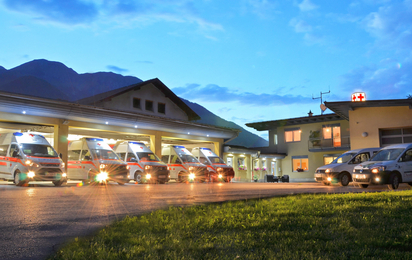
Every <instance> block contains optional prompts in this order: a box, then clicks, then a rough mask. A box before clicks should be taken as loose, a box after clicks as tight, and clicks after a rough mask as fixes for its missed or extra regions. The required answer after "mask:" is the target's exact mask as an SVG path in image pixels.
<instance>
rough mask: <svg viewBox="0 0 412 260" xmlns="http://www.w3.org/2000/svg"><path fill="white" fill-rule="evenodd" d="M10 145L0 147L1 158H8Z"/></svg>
mask: <svg viewBox="0 0 412 260" xmlns="http://www.w3.org/2000/svg"><path fill="white" fill-rule="evenodd" d="M8 148H9V146H8V145H0V156H7V149H8Z"/></svg>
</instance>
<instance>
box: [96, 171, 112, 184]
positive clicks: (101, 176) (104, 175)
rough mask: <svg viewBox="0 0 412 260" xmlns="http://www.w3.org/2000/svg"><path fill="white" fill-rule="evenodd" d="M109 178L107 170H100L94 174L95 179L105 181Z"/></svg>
mask: <svg viewBox="0 0 412 260" xmlns="http://www.w3.org/2000/svg"><path fill="white" fill-rule="evenodd" d="M108 178H109V175H108V174H107V172H100V173H99V174H97V175H96V181H99V182H100V181H105V180H107V179H108Z"/></svg>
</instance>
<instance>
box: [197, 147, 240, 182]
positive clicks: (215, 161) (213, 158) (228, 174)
mask: <svg viewBox="0 0 412 260" xmlns="http://www.w3.org/2000/svg"><path fill="white" fill-rule="evenodd" d="M192 154H193V155H194V156H195V157H196V158H197V159H198V160H199V161H200V162H201V163H203V164H204V165H206V167H207V170H208V171H209V181H210V182H214V181H215V182H216V181H225V182H230V181H231V180H232V179H233V177H235V171H234V170H233V168H232V167H231V166H229V165H226V164H225V162H224V161H223V160H222V159H221V158H220V157H219V156H217V155H216V154H215V153H214V152H212V150H211V149H210V148H204V147H196V148H193V149H192Z"/></svg>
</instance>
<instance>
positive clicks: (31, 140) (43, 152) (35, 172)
mask: <svg viewBox="0 0 412 260" xmlns="http://www.w3.org/2000/svg"><path fill="white" fill-rule="evenodd" d="M0 179H5V180H14V183H15V184H16V185H17V186H22V185H24V184H26V183H28V182H29V181H52V182H53V184H54V185H55V186H61V185H62V184H63V183H65V182H67V178H66V173H65V171H64V162H63V161H62V160H61V159H60V158H59V156H58V155H57V153H56V151H55V150H54V149H53V147H52V146H51V145H50V143H49V142H48V141H47V140H46V138H45V137H44V136H42V135H37V134H31V133H18V132H16V133H6V134H0Z"/></svg>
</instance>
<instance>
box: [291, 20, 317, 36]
mask: <svg viewBox="0 0 412 260" xmlns="http://www.w3.org/2000/svg"><path fill="white" fill-rule="evenodd" d="M289 25H290V26H292V27H293V28H294V29H295V32H297V33H305V32H310V31H312V26H310V25H309V24H308V23H307V22H305V21H303V20H299V19H296V18H293V19H292V20H290V22H289Z"/></svg>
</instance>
